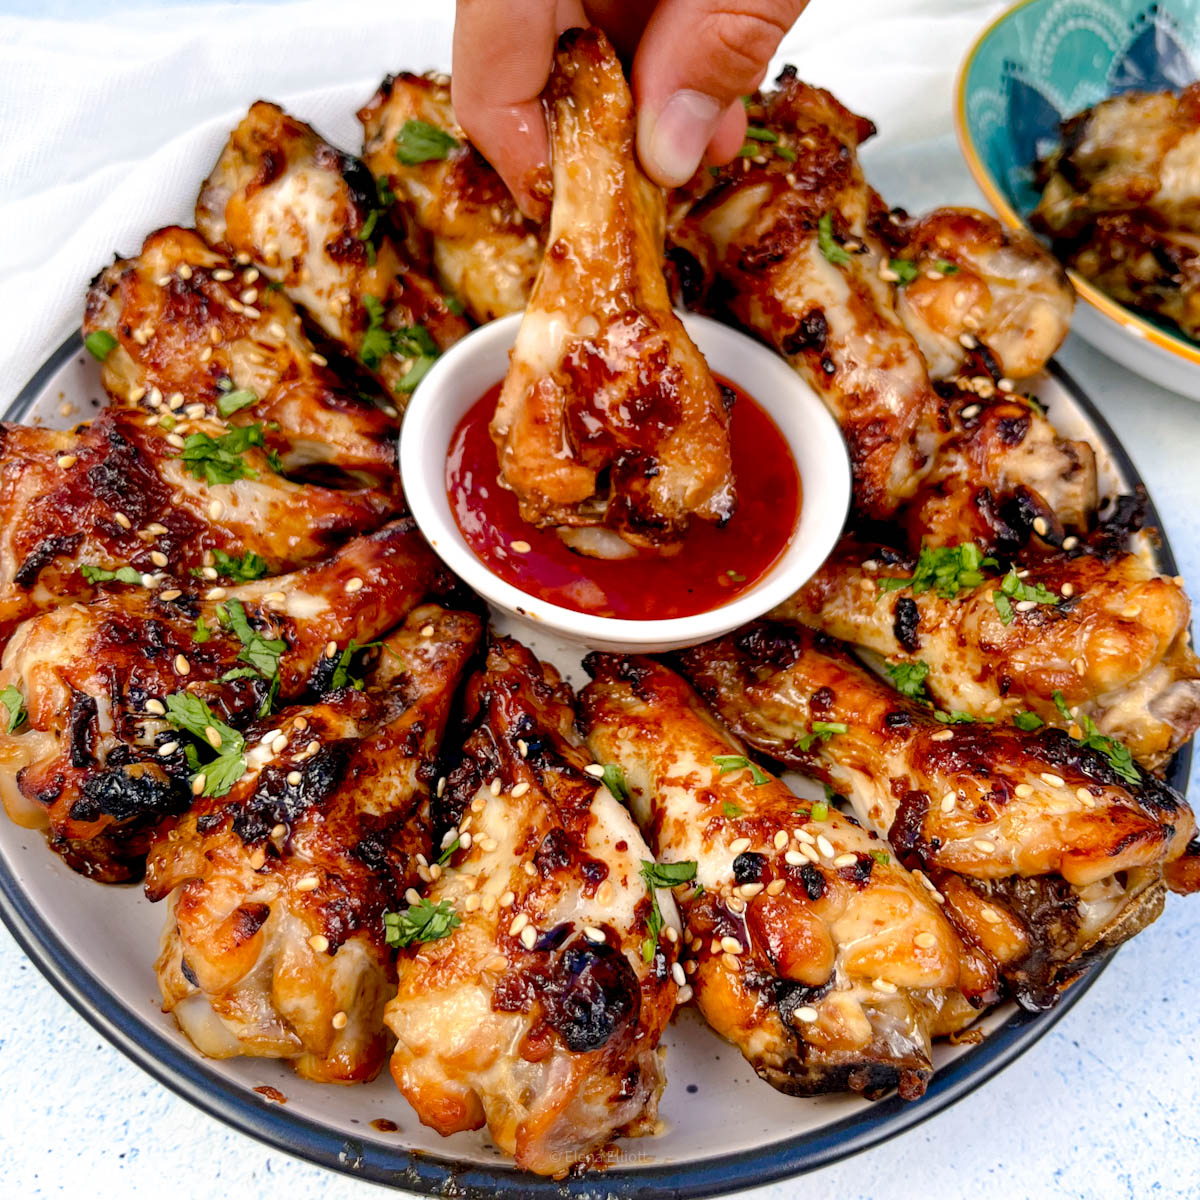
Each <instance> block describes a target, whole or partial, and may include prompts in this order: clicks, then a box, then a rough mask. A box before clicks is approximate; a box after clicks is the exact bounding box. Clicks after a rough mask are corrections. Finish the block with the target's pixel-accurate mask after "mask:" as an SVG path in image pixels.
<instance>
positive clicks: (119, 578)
mask: <svg viewBox="0 0 1200 1200" xmlns="http://www.w3.org/2000/svg"><path fill="white" fill-rule="evenodd" d="M79 573H80V574H81V575H82V576H83V577H84V579H86V580H87V581H88V583H111V582H113V581H114V580H115V581H116V582H117V583H136V584H140V583H141V582H142V575H141V572H140V571H136V570H134V568H133V567H113V568H109V567H94V566H92V564H91V563H80V564H79Z"/></svg>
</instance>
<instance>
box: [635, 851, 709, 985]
mask: <svg viewBox="0 0 1200 1200" xmlns="http://www.w3.org/2000/svg"><path fill="white" fill-rule="evenodd" d="M641 873H642V879H644V880H645V882H646V890H647V891H648V892H649V893H650V916H649V917H648V918H647V919H646V938H645V940H644V941H643V942H642V958H643V959H644V960H645V961H646V962H649V961H650V960H651V959H652V958H653V957H654V949H655V947H656V946H657V945H658V935H659V934H660V933H661V932H662V927H663V916H662V909H660V908H659V907H658V895H657V893H656V892H655V890H654V889H655V888H673V887H678V886H679V884H681V883H690V882H691V881H692V880H694V879H695V878H696V864H695V863H694V862H672V863H658V862H649V861H647V860H646V859H642V867H641Z"/></svg>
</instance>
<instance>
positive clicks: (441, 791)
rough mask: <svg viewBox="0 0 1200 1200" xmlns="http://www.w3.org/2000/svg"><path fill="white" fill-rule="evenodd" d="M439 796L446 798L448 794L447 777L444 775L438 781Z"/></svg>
mask: <svg viewBox="0 0 1200 1200" xmlns="http://www.w3.org/2000/svg"><path fill="white" fill-rule="evenodd" d="M437 794H438V795H439V796H444V795H445V794H446V777H445V775H443V776H442V777H441V778H440V779H439V780H438V781H437Z"/></svg>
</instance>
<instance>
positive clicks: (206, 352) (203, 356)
mask: <svg viewBox="0 0 1200 1200" xmlns="http://www.w3.org/2000/svg"><path fill="white" fill-rule="evenodd" d="M212 352H213V348H212V347H211V346H205V347H204V349H203V350H201V351H200V361H201V362H208V360H209V359H210V358H212Z"/></svg>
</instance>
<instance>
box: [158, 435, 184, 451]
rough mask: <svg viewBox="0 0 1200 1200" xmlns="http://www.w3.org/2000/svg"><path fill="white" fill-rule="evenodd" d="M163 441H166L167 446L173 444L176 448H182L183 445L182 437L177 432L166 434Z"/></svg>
mask: <svg viewBox="0 0 1200 1200" xmlns="http://www.w3.org/2000/svg"><path fill="white" fill-rule="evenodd" d="M163 441H164V442H166V443H167V445H168V446H173V447H174V448H175V449H176V450H182V449H183V447H184V441H183V438H182V437H180V436H179V434H177V433H168V434H167V436H166V437H165V438H163Z"/></svg>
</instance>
